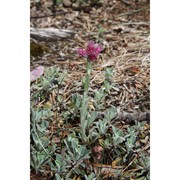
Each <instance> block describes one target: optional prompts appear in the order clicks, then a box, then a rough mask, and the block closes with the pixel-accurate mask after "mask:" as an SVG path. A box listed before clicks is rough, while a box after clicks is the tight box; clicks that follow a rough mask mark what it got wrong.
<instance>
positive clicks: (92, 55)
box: [77, 41, 103, 61]
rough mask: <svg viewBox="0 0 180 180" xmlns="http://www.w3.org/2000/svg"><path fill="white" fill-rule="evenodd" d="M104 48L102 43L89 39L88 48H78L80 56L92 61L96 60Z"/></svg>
mask: <svg viewBox="0 0 180 180" xmlns="http://www.w3.org/2000/svg"><path fill="white" fill-rule="evenodd" d="M102 50H103V48H102V46H101V45H99V44H95V43H94V42H93V41H89V42H88V45H87V48H86V49H78V50H77V52H78V54H79V55H80V56H82V57H87V58H88V59H89V60H90V61H94V60H95V59H96V58H97V56H98V55H99V53H100V52H101V51H102Z"/></svg>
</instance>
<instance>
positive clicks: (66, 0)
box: [63, 0, 72, 7]
mask: <svg viewBox="0 0 180 180" xmlns="http://www.w3.org/2000/svg"><path fill="white" fill-rule="evenodd" d="M71 4H72V3H71V1H70V0H63V5H64V6H65V7H70V6H71Z"/></svg>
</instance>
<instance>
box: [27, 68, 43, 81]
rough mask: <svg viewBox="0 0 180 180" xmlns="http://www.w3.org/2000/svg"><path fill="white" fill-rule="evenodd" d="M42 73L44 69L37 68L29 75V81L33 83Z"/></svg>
mask: <svg viewBox="0 0 180 180" xmlns="http://www.w3.org/2000/svg"><path fill="white" fill-rule="evenodd" d="M43 73H44V67H43V66H38V67H36V68H35V69H34V70H33V71H31V73H30V81H31V82H33V81H35V80H36V79H37V78H39V77H40V76H42V74H43Z"/></svg>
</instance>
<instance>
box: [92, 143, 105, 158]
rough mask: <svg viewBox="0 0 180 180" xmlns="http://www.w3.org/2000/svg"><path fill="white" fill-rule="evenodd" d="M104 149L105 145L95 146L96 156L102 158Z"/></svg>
mask: <svg viewBox="0 0 180 180" xmlns="http://www.w3.org/2000/svg"><path fill="white" fill-rule="evenodd" d="M102 151H103V147H101V146H99V145H98V146H94V147H93V152H94V153H95V156H96V158H97V159H98V160H99V159H101V156H102Z"/></svg>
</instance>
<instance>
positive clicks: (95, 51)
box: [77, 41, 103, 141]
mask: <svg viewBox="0 0 180 180" xmlns="http://www.w3.org/2000/svg"><path fill="white" fill-rule="evenodd" d="M102 50H103V48H102V46H101V45H99V44H96V43H94V42H93V41H89V42H88V45H87V48H86V49H78V50H77V53H78V54H79V55H80V56H82V57H86V58H87V61H86V77H85V83H84V95H83V99H82V107H81V110H80V121H81V125H80V126H81V136H82V139H83V140H84V141H87V138H86V125H87V124H88V122H87V119H86V118H87V115H88V111H87V108H88V95H87V94H88V89H89V83H90V75H91V69H92V64H91V62H92V61H95V60H96V59H97V57H98V55H99V53H100V52H101V51H102Z"/></svg>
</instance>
